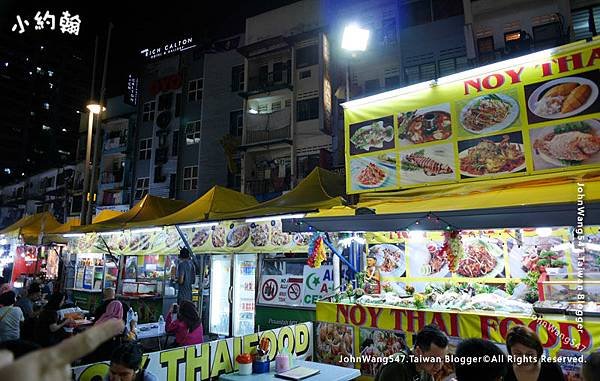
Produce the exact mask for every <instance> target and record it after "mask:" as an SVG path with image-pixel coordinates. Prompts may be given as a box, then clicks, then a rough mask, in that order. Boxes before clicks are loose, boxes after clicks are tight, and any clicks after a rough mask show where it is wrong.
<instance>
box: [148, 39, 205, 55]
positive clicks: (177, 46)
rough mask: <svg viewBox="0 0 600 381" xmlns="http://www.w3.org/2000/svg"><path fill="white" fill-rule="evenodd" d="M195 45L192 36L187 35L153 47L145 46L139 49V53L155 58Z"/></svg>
mask: <svg viewBox="0 0 600 381" xmlns="http://www.w3.org/2000/svg"><path fill="white" fill-rule="evenodd" d="M195 46H196V45H195V44H194V43H193V40H192V37H188V38H183V39H181V40H178V41H172V42H168V43H166V44H164V45H162V46H158V47H155V48H146V49H144V50H141V51H140V53H141V54H142V55H143V56H144V57H146V58H148V59H155V58H158V57H162V56H166V55H169V54H172V53H176V52H182V51H184V50H188V49H191V48H193V47H195Z"/></svg>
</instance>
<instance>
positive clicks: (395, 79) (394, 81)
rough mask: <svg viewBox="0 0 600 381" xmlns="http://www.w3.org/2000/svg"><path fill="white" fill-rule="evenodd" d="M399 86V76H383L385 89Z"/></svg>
mask: <svg viewBox="0 0 600 381" xmlns="http://www.w3.org/2000/svg"><path fill="white" fill-rule="evenodd" d="M399 87H400V76H399V75H392V76H391V77H386V78H385V88H386V90H392V89H397V88H399Z"/></svg>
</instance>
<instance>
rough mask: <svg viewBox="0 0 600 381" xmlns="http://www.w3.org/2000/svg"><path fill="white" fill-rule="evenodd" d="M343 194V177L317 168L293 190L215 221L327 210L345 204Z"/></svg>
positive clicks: (219, 215) (217, 217)
mask: <svg viewBox="0 0 600 381" xmlns="http://www.w3.org/2000/svg"><path fill="white" fill-rule="evenodd" d="M345 193H346V190H345V180H344V177H343V176H341V175H338V174H336V173H334V172H331V171H327V170H325V169H322V168H319V167H317V168H315V169H314V170H313V171H312V172H311V173H310V174H309V175H308V176H307V177H306V178H304V179H303V180H302V181H301V182H300V183H299V184H298V185H297V186H296V187H295V188H294V189H292V190H291V191H289V192H287V193H285V194H283V195H281V196H279V197H277V198H274V199H272V200H269V201H265V202H263V203H261V204H259V205H256V206H254V207H250V208H245V209H240V210H238V211H236V212H231V213H215V214H214V217H215V219H220V220H227V219H237V218H249V217H262V216H274V215H281V214H289V213H306V212H312V211H317V210H321V209H330V208H334V207H340V206H343V205H344V204H345V200H344V198H343V197H342V195H344V194H345Z"/></svg>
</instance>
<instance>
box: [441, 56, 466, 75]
mask: <svg viewBox="0 0 600 381" xmlns="http://www.w3.org/2000/svg"><path fill="white" fill-rule="evenodd" d="M468 67H469V63H468V61H467V57H465V56H462V57H455V58H447V59H443V60H439V61H438V71H439V73H440V77H443V76H446V75H450V74H454V73H458V72H459V71H463V70H466V69H467V68H468Z"/></svg>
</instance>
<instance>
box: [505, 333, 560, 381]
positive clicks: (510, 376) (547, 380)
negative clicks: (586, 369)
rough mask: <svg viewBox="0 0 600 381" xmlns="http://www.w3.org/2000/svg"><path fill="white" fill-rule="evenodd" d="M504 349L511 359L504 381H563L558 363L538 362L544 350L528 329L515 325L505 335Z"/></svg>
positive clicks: (538, 339) (537, 338) (536, 337)
mask: <svg viewBox="0 0 600 381" xmlns="http://www.w3.org/2000/svg"><path fill="white" fill-rule="evenodd" d="M506 349H507V350H508V354H509V355H511V356H513V359H512V361H511V366H509V367H508V373H507V375H506V377H505V378H504V380H506V381H529V380H533V381H537V380H539V381H564V379H565V377H564V375H563V372H562V369H561V368H560V365H559V364H558V363H555V362H549V361H540V359H541V356H542V355H543V354H544V348H543V347H542V342H541V341H540V338H539V337H538V336H537V335H536V334H535V332H533V331H532V330H531V329H530V328H529V327H526V326H524V325H515V326H513V327H512V328H511V329H509V330H508V333H507V334H506ZM517 358H520V359H521V360H517ZM534 359H535V360H534Z"/></svg>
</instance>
